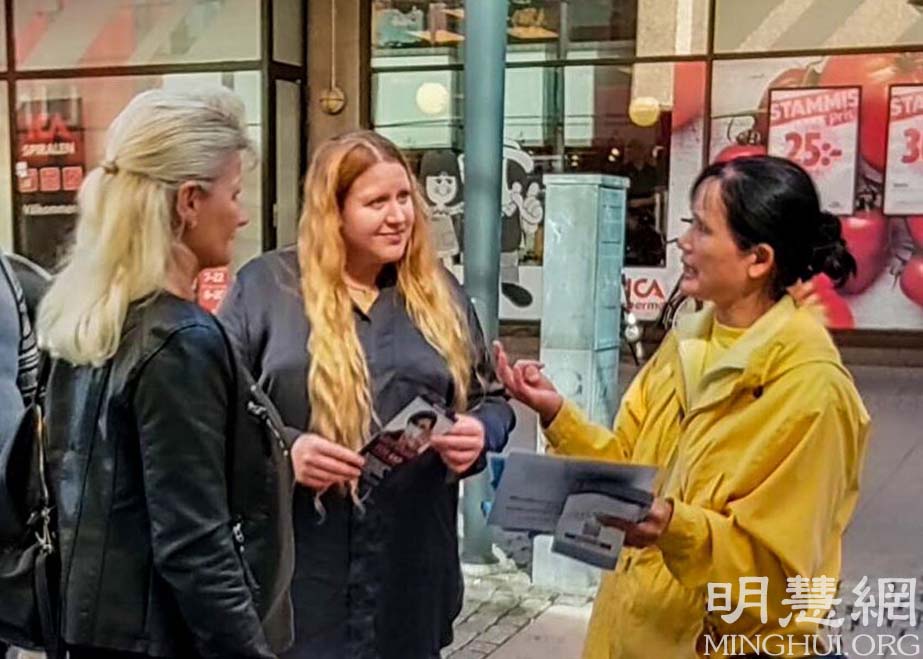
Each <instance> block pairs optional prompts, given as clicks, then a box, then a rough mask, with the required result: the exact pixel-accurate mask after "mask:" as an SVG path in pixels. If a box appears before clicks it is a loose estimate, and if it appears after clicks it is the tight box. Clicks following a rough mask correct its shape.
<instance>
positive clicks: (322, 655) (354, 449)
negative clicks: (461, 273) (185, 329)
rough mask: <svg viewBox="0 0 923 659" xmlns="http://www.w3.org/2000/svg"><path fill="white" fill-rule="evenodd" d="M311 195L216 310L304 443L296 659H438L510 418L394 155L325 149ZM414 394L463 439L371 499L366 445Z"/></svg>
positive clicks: (351, 142)
mask: <svg viewBox="0 0 923 659" xmlns="http://www.w3.org/2000/svg"><path fill="white" fill-rule="evenodd" d="M304 193H305V194H304V197H305V201H304V210H303V213H302V215H301V220H300V223H299V236H298V245H297V248H296V249H291V248H289V249H283V250H279V251H277V252H273V253H269V254H265V255H263V256H262V257H260V258H258V259H256V260H255V261H253V262H251V263H250V264H248V265H247V266H245V267H244V268H243V269H242V270H241V272H240V273H239V274H238V277H237V280H236V282H235V284H234V287H233V289H232V291H231V292H230V294H229V296H228V298H227V300H226V301H225V304H224V306H223V308H222V311H221V317H222V319H223V320H224V321H225V324H226V326H227V328H228V329H229V331H230V333H231V335H232V336H234V337H236V339H237V342H238V344H239V346H238V347H239V348H240V350H241V353H242V354H243V355H244V358H245V360H246V361H247V362H248V364H249V366H250V368H251V369H252V370H253V371H254V373H255V374H257V375H258V376H259V378H260V380H261V382H262V383H263V384H264V386H265V387H266V389H267V391H268V393H269V395H270V397H271V398H273V399H274V402H275V403H276V405H277V406H278V407H279V411H280V413H281V415H282V417H283V419H284V421H285V423H286V424H287V425H288V426H289V427H290V432H291V433H292V434H293V435H299V437H298V439H297V441H296V443H295V446H294V448H293V450H292V460H293V465H294V468H295V473H296V476H297V478H298V481H299V483H300V484H301V485H302V486H303V487H301V488H299V491H298V493H297V494H296V500H295V525H296V541H297V554H298V556H297V565H296V574H295V580H294V584H293V599H294V604H295V616H296V618H295V621H296V633H295V646H294V648H293V650H292V651H290V652H289V653H288V654H287V655H285V656H286V657H289V658H295V657H297V658H302V657H304V658H307V657H310V658H311V659H326V658H330V659H340V658H342V657H381V658H382V659H431V658H432V657H438V656H439V651H440V648H442V647H444V646H446V645H448V644H449V643H451V638H452V621H453V620H454V618H455V617H456V615H457V614H458V612H459V609H460V606H461V572H460V566H459V559H458V548H457V542H458V539H457V535H456V521H457V519H456V518H457V503H458V485H457V481H458V477H459V476H461V477H463V476H466V475H468V474H471V473H475V472H476V471H477V470H478V469H482V468H483V465H484V460H483V455H484V453H485V451H486V450H500V449H501V448H502V447H503V445H504V444H505V443H506V440H507V437H508V435H509V432H510V430H511V429H512V426H513V413H512V410H511V409H510V407H509V405H508V404H507V402H506V400H505V398H504V396H503V394H502V388H501V387H499V386H498V384H497V382H496V380H495V379H494V376H493V371H492V368H491V364H490V361H489V356H488V351H487V350H486V348H485V345H484V337H483V335H482V333H481V330H480V326H479V325H478V321H477V318H476V316H475V314H474V310H473V308H472V306H471V303H470V301H469V300H468V298H467V297H466V296H465V294H464V292H463V290H462V289H461V287H460V286H459V285H458V283H457V282H456V281H455V279H454V278H453V277H452V275H451V274H450V273H449V272H448V271H446V270H445V269H444V268H443V267H442V266H441V264H440V262H439V260H438V258H437V255H436V251H435V248H434V246H433V243H432V239H431V237H430V220H429V216H428V211H427V208H426V205H425V202H424V201H423V197H422V194H421V193H420V191H419V189H418V187H417V185H416V183H415V182H414V178H413V173H412V172H411V170H410V167H409V166H408V164H407V161H406V159H405V158H404V156H403V154H401V152H400V151H399V150H398V149H397V148H396V147H395V146H394V144H392V143H391V142H390V141H388V140H387V139H385V138H384V137H382V136H380V135H377V134H376V133H373V132H367V131H361V132H356V133H350V134H347V135H343V136H341V137H338V138H334V139H332V140H329V141H327V142H325V143H323V144H322V145H320V147H319V148H318V149H317V152H316V153H315V155H314V159H313V162H312V164H311V167H310V169H309V171H308V175H307V179H306V181H305V188H304ZM418 396H422V397H423V398H425V399H428V400H429V401H431V402H434V403H437V404H439V405H441V406H442V407H444V408H446V409H449V410H453V411H454V412H455V413H456V415H457V416H456V420H455V424H454V426H453V427H452V428H451V429H450V430H448V431H446V432H445V433H444V434H440V435H436V436H434V437H432V438H431V440H430V443H429V449H428V450H426V451H425V452H423V453H422V454H421V455H419V456H418V457H417V458H416V459H415V460H414V461H412V462H411V463H410V464H408V465H406V466H405V467H404V469H402V470H401V471H400V472H398V473H395V474H393V475H392V476H391V477H390V478H389V479H386V480H384V481H382V483H381V484H380V485H378V486H377V487H376V489H375V490H374V492H373V494H372V495H371V496H369V497H367V498H364V499H363V500H362V501H361V502H360V501H359V500H358V497H357V492H356V483H357V481H358V479H359V477H360V474H361V469H362V467H363V465H364V458H363V456H362V455H361V454H360V452H359V451H360V449H361V448H362V447H363V446H364V445H365V444H366V442H367V441H368V440H369V438H370V437H371V436H372V435H373V434H374V433H375V432H376V431H377V430H379V429H380V428H381V427H382V422H384V423H387V422H388V421H389V420H390V419H391V418H392V417H394V416H395V415H396V414H397V413H398V412H399V411H400V410H401V409H402V408H404V407H405V406H406V405H407V404H408V403H410V402H411V401H412V400H413V399H414V398H416V397H418Z"/></svg>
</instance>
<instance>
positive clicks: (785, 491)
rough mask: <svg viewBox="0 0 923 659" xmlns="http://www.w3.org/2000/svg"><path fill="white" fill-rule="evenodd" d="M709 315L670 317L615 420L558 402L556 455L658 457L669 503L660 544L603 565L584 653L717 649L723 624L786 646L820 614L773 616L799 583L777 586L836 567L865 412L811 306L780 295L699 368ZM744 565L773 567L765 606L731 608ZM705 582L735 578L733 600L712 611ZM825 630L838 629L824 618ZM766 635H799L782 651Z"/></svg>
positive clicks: (760, 573) (631, 658) (762, 573)
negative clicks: (594, 417)
mask: <svg viewBox="0 0 923 659" xmlns="http://www.w3.org/2000/svg"><path fill="white" fill-rule="evenodd" d="M711 324H712V311H711V309H709V308H706V309H705V310H704V311H702V312H700V313H697V314H694V315H691V316H687V317H685V318H683V319H682V320H681V321H680V323H679V324H678V325H677V327H676V329H675V330H674V331H673V332H671V333H670V334H669V335H668V336H667V337H666V339H665V340H664V343H663V345H662V347H661V348H660V350H659V351H658V352H657V354H656V355H654V357H653V358H652V359H651V361H650V362H649V363H648V364H646V365H645V367H644V369H643V370H642V371H641V372H640V373H639V374H638V376H637V377H636V378H635V380H634V382H633V383H632V384H631V386H630V387H629V389H628V391H627V393H626V394H625V397H624V399H623V400H622V404H621V408H620V410H619V413H618V416H617V418H616V421H615V429H614V430H612V431H610V430H607V429H605V428H602V427H600V426H597V425H595V424H592V423H590V422H589V421H587V419H586V417H585V416H583V414H582V413H581V412H580V411H579V410H578V409H577V408H576V407H575V406H574V405H573V404H571V403H565V405H564V407H563V408H562V409H561V411H560V412H559V413H558V415H557V417H556V418H555V419H554V421H553V422H552V423H551V425H550V426H549V427H548V428H547V429H546V431H545V432H546V436H547V437H548V440H549V441H550V443H551V444H552V446H553V447H554V449H555V450H556V452H558V453H561V454H566V455H576V456H584V457H590V458H596V459H604V460H613V461H619V462H634V463H643V464H653V465H659V466H660V467H662V468H663V476H664V480H663V489H662V492H661V493H662V496H664V497H667V498H669V499H672V501H673V504H674V511H673V518H672V520H671V522H670V525H669V527H668V528H667V530H666V532H665V533H664V535H663V536H662V537H661V539H660V542H659V543H658V546H655V547H648V548H645V549H641V550H638V549H629V548H625V549H623V551H622V555H621V557H620V559H619V563H618V565H617V566H616V569H615V570H614V571H613V572H610V573H607V574H606V575H605V576H604V578H603V582H602V584H601V586H600V589H599V593H598V595H597V598H596V603H595V607H594V609H593V616H592V619H591V621H590V629H589V632H588V636H587V641H586V646H585V648H584V659H687V658H693V657H697V656H706V655H705V650H706V647H708V648H709V651H710V652H709V654H710V656H724V652H722V651H718V652H716V651H715V647H718V648H721V647H722V646H721V645H720V639H721V637H722V636H725V635H729V636H730V635H733V636H736V638H737V639H739V638H740V636H744V637H747V638H749V639H751V641H753V640H757V637H759V636H762V641H761V642H762V643H763V644H764V645H763V646H761V650H763V651H766V649H767V648H768V650H769V651H771V652H779V651H780V650H781V651H782V652H783V654H782V655H781V656H794V657H800V656H808V655H810V654H812V653H813V650H814V648H813V647H812V646H808V647H807V651H805V646H804V644H803V643H804V640H805V639H804V635H805V634H807V635H812V634H814V632H815V631H818V626H817V623H814V622H810V621H801V622H799V621H798V615H799V612H798V610H797V607H794V615H793V616H792V618H791V620H790V621H788V623H787V625H786V624H783V623H785V622H786V621H785V618H786V617H787V616H789V615H790V614H792V612H793V606H792V605H791V600H797V599H798V598H799V597H803V595H801V596H799V595H795V594H794V592H793V591H788V592H787V587H788V585H789V584H788V582H787V579H789V578H793V577H799V576H800V577H807V578H814V577H821V576H826V577H832V578H834V579H838V578H839V573H840V564H841V556H840V552H841V538H842V535H843V532H844V530H845V528H846V525H847V523H848V522H849V519H850V517H851V516H852V513H853V510H854V508H855V506H856V500H857V498H858V493H859V476H860V472H861V468H862V464H863V461H864V456H865V451H866V443H867V438H868V429H869V416H868V413H867V412H866V410H865V407H864V406H863V404H862V401H861V399H860V398H859V395H858V393H857V391H856V389H855V386H854V385H853V381H852V378H851V377H850V375H849V373H848V372H847V371H846V370H845V368H844V367H843V365H842V362H841V361H840V357H839V353H838V351H837V349H836V347H835V346H834V345H833V342H832V341H831V339H830V336H829V334H828V333H827V331H826V330H825V329H824V327H823V325H822V324H821V322H820V320H819V318H818V317H817V314H816V313H815V312H814V311H813V310H811V309H806V308H796V307H795V304H794V302H793V301H792V299H791V298H790V297H788V296H786V297H784V298H783V299H782V300H781V301H780V302H778V303H777V304H776V305H775V306H774V307H773V308H772V309H771V310H770V311H769V312H767V313H766V314H765V315H764V316H763V317H761V318H760V319H759V320H758V321H757V322H756V323H755V324H754V325H753V326H752V327H750V328H749V329H748V330H747V331H746V332H745V333H744V334H743V336H741V337H740V338H739V339H738V340H737V341H736V343H734V345H733V346H732V347H731V348H730V349H729V350H728V351H727V352H726V353H725V354H723V355H722V356H721V357H720V358H719V359H718V360H717V361H716V362H715V363H714V364H712V365H711V367H710V368H709V369H708V370H707V371H706V372H705V373H704V374H701V375H700V374H699V373H694V372H691V371H692V369H694V368H695V367H694V366H693V365H692V362H693V361H694V360H693V359H691V358H690V355H692V354H693V353H695V352H696V351H697V350H698V349H700V348H701V345H702V343H703V342H704V341H705V340H707V338H708V333H709V330H710V327H711ZM699 366H701V362H699ZM688 391H694V392H695V393H694V394H693V395H690V394H688V393H687V392H688ZM740 577H768V587H767V589H766V606H765V608H764V607H761V606H760V605H759V604H760V599H761V598H760V596H759V595H758V593H757V595H756V596H752V595H748V596H747V597H745V598H743V602H744V603H754V602H755V603H756V606H754V607H745V608H742V609H741V612H740V617H739V618H738V619H737V620H736V621H733V622H727V621H726V620H725V619H723V618H722V616H728V615H730V614H731V613H733V612H735V611H737V604H738V602H740V601H741V600H740V597H739V594H740V593H739V589H738V586H739V584H740V582H739V578H740ZM709 582H713V583H719V584H731V585H732V587H733V590H732V592H731V598H730V602H729V603H730V605H731V609H732V611H731V612H729V611H727V610H726V608H725V609H723V610H721V611H718V608H719V606H717V605H721V604H723V605H725V606H726V605H727V604H728V602H726V601H722V600H719V599H716V600H715V601H714V602H713V604H714V605H713V607H712V609H713V612H710V613H709V612H708V611H707V608H708V607H707V601H708V598H707V593H708V590H707V584H708V583H709ZM756 590H757V591H758V590H759V588H758V586H757V587H756ZM811 591H812V592H814V593H817V592H818V591H817V590H815V589H814V588H813V586H812V588H811ZM716 592H718V591H716ZM786 599H789V600H790V602H789V603H787V604H783V600H786ZM761 609H762V610H761ZM763 611H765V614H766V621H765V622H763V621H762V620H761V617H762V615H763ZM806 613H807V615H809V616H816V617H821V618H822V617H824V613H825V611H821V612H820V613H817V614H815V612H814V611H813V610H809V611H807V612H806ZM837 615H842V611H840V612H838V614H837ZM780 619H781V622H780ZM827 633H830V634H835V633H836V630H835V629H831V630H828V629H826V627H822V628H821V629H820V630H819V634H820V635H821V636H825V635H826V634H827ZM772 634H785V635H789V634H793V635H795V637H796V638H797V639H799V642H800V643H801V645H797V644H796V645H795V646H794V647H793V648H792V649H793V650H794V651H793V652H791V653H789V652H788V649H789V648H787V647H786V645H787V643H786V642H785V641H784V640H782V639H781V638H780V639H776V638H775V637H773V636H771V635H772ZM706 635H708V636H710V637H711V640H710V646H706V644H705V640H706V639H705V636H706ZM779 643H783V645H780V644H779ZM724 647H725V648H726V649H727V651H728V653H731V652H736V650H734V649H732V648H731V646H730V645H727V646H724ZM820 647H822V646H820ZM738 648H739V645H738ZM747 652H752V649H751V648H750V646H747V648H746V650H745V651H744V652H743V654H746V653H747Z"/></svg>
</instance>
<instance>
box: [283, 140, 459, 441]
mask: <svg viewBox="0 0 923 659" xmlns="http://www.w3.org/2000/svg"><path fill="white" fill-rule="evenodd" d="M381 162H394V163H399V164H400V165H401V166H403V167H404V169H405V170H406V171H407V176H408V178H409V180H410V182H411V196H412V200H413V209H414V222H413V228H412V230H411V235H410V240H409V242H408V245H407V249H406V251H405V253H404V256H403V257H402V258H401V259H400V260H399V261H398V262H397V263H396V264H395V265H396V268H397V287H398V290H399V292H400V293H401V295H402V297H403V299H404V303H405V305H406V308H407V311H408V313H409V315H410V318H411V319H412V321H413V323H414V325H416V327H417V328H418V329H419V330H420V332H421V333H422V334H423V336H424V337H425V338H426V340H427V341H428V342H429V344H430V345H431V346H432V347H433V348H434V349H435V350H436V351H437V352H438V353H439V354H440V355H441V356H442V358H443V359H444V360H445V362H446V364H447V365H448V368H449V371H450V372H451V374H452V380H453V382H454V389H455V398H454V400H453V401H452V404H453V405H454V407H455V409H456V410H457V411H463V410H464V409H466V406H467V402H468V388H469V384H470V378H471V368H472V363H473V354H472V347H471V340H470V333H469V328H468V323H467V315H466V311H465V310H464V309H463V308H462V306H461V305H459V304H458V301H457V299H456V297H455V294H454V292H453V290H452V286H451V284H450V282H449V280H448V277H450V276H451V275H450V274H449V273H448V272H447V271H446V270H445V268H443V267H442V265H441V263H440V261H439V258H438V256H437V254H436V250H435V247H434V245H433V241H432V239H431V235H430V219H429V209H428V207H427V205H426V202H425V200H424V198H423V194H422V193H421V192H420V188H419V186H418V184H417V183H416V182H415V178H414V176H413V173H412V171H411V169H410V166H409V165H408V164H407V160H406V159H405V158H404V156H403V154H402V153H401V152H400V150H399V149H398V148H397V147H396V146H395V145H394V144H393V143H392V142H390V141H389V140H387V139H386V138H384V137H382V136H381V135H378V134H377V133H374V132H371V131H358V132H354V133H349V134H346V135H343V136H340V137H337V138H334V139H331V140H328V141H326V142H325V143H323V144H322V145H321V146H320V147H319V148H318V150H317V152H316V153H315V155H314V158H313V160H312V162H311V166H310V168H309V169H308V175H307V178H306V180H305V184H304V186H305V187H304V191H305V196H304V198H305V203H304V210H303V212H302V214H301V219H300V221H299V235H298V262H299V265H300V267H301V289H302V293H303V297H304V306H305V313H306V315H307V317H308V321H309V322H310V325H311V332H310V338H309V339H308V346H307V347H308V353H309V354H310V355H311V364H310V367H309V370H308V382H307V388H308V399H309V401H310V404H311V426H312V427H311V430H312V431H313V432H316V433H318V434H320V435H321V436H323V437H326V438H328V439H330V440H331V441H335V442H337V443H338V444H341V445H342V446H346V447H348V448H352V449H358V448H359V447H361V446H362V444H363V443H364V441H365V440H366V439H367V438H368V435H369V431H370V426H371V421H372V416H373V412H372V395H371V390H370V382H369V370H368V365H367V363H366V357H365V353H364V351H363V350H362V346H361V344H360V343H359V336H358V334H357V332H356V325H355V319H354V315H353V302H352V300H351V298H350V295H349V291H348V289H347V286H346V283H345V280H344V278H343V273H344V270H345V267H346V245H345V243H344V240H343V235H342V232H341V225H342V221H343V220H342V215H341V211H342V208H343V202H344V200H345V198H346V196H347V195H348V194H349V191H350V188H351V186H352V184H353V183H354V182H355V180H356V179H357V178H358V177H359V176H361V175H362V174H363V173H364V172H365V171H367V170H368V169H369V168H370V167H372V166H374V165H375V164H377V163H381Z"/></svg>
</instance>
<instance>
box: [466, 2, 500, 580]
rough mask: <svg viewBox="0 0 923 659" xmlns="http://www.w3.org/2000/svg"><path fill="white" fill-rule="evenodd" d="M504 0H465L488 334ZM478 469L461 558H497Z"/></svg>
mask: <svg viewBox="0 0 923 659" xmlns="http://www.w3.org/2000/svg"><path fill="white" fill-rule="evenodd" d="M506 17H507V0H466V2H465V45H464V49H465V114H464V117H465V222H464V226H465V255H464V261H465V264H464V267H465V289H466V290H467V292H468V295H469V296H470V297H471V299H472V300H473V302H474V308H475V309H476V310H477V314H478V318H479V320H480V321H481V325H482V326H483V328H484V334H485V335H486V338H487V340H488V341H493V340H494V339H495V338H497V334H498V329H499V321H498V308H499V300H498V295H499V288H500V185H501V182H502V180H503V176H502V174H503V172H502V166H503V97H504V86H505V85H504V83H505V78H504V76H505V73H506ZM488 481H489V477H488V474H487V472H486V471H485V472H482V473H481V474H479V475H478V476H476V477H473V478H469V479H467V480H466V481H465V497H464V500H463V502H462V514H463V518H464V530H465V537H464V542H463V543H462V560H463V561H465V562H466V563H481V564H485V563H495V562H496V561H497V559H496V557H495V556H494V554H493V543H492V541H491V536H490V532H489V529H488V528H487V523H486V519H485V517H484V513H483V511H482V504H483V502H484V501H485V500H486V499H487V495H488V492H489V489H488V488H489V482H488Z"/></svg>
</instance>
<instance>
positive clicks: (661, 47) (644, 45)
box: [636, 0, 709, 57]
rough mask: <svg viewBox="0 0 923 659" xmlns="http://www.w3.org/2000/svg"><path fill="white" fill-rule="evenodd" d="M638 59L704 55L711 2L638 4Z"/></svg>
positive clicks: (673, 0)
mask: <svg viewBox="0 0 923 659" xmlns="http://www.w3.org/2000/svg"><path fill="white" fill-rule="evenodd" d="M637 4H638V20H637V37H636V39H637V49H636V54H637V56H638V57H656V56H663V55H704V54H705V53H706V52H707V50H708V9H709V0H638V3H637Z"/></svg>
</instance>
